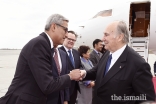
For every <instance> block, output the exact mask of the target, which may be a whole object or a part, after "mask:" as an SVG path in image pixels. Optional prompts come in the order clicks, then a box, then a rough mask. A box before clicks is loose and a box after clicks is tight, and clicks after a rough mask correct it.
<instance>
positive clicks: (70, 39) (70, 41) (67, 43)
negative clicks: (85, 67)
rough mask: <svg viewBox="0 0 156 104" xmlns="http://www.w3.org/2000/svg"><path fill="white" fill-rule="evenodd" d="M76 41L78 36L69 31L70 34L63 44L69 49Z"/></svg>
mask: <svg viewBox="0 0 156 104" xmlns="http://www.w3.org/2000/svg"><path fill="white" fill-rule="evenodd" d="M75 41H76V37H75V35H74V34H72V33H68V36H67V38H66V39H65V40H64V43H63V45H64V46H65V47H66V48H68V49H72V48H73V46H74V44H75Z"/></svg>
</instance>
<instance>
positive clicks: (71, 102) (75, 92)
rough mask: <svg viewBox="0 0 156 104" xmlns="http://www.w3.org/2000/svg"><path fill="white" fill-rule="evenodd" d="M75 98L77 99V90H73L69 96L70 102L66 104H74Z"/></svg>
mask: <svg viewBox="0 0 156 104" xmlns="http://www.w3.org/2000/svg"><path fill="white" fill-rule="evenodd" d="M76 98H77V90H76V89H74V91H73V93H72V94H71V95H70V101H68V104H76Z"/></svg>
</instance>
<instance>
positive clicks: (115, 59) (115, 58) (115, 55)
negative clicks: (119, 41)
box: [108, 45, 126, 71]
mask: <svg viewBox="0 0 156 104" xmlns="http://www.w3.org/2000/svg"><path fill="white" fill-rule="evenodd" d="M125 48H126V45H124V46H123V47H122V48H120V49H118V50H117V51H115V52H114V53H110V54H112V60H111V64H110V66H109V69H108V71H109V70H110V68H111V67H112V66H113V65H114V64H115V62H116V61H117V60H118V58H119V57H120V56H121V54H122V53H123V51H124V50H125Z"/></svg>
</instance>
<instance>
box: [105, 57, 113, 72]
mask: <svg viewBox="0 0 156 104" xmlns="http://www.w3.org/2000/svg"><path fill="white" fill-rule="evenodd" d="M111 60H112V54H110V55H109V57H108V60H107V63H106V69H105V73H104V75H106V74H107V72H108V69H109V66H110V64H111Z"/></svg>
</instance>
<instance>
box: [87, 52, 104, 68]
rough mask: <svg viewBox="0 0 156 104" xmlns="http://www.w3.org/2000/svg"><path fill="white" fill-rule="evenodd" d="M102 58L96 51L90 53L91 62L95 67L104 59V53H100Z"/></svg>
mask: <svg viewBox="0 0 156 104" xmlns="http://www.w3.org/2000/svg"><path fill="white" fill-rule="evenodd" d="M99 54H100V56H98V54H97V53H96V52H95V50H93V51H92V52H91V53H90V58H89V59H90V61H91V62H92V63H93V66H96V65H97V63H98V62H99V60H100V58H101V57H102V53H101V52H99Z"/></svg>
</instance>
